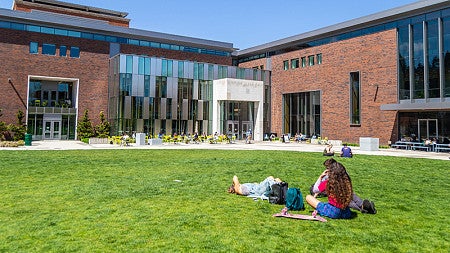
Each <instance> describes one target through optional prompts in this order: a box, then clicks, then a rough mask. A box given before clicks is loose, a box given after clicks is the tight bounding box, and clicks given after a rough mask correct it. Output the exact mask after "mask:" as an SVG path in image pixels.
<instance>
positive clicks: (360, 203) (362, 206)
mask: <svg viewBox="0 0 450 253" xmlns="http://www.w3.org/2000/svg"><path fill="white" fill-rule="evenodd" d="M332 163H337V161H336V160H334V159H333V158H330V159H327V160H325V162H324V163H323V165H324V166H325V167H326V169H325V170H324V171H323V172H322V174H320V176H319V178H318V179H317V181H316V182H315V183H314V184H313V185H312V186H311V188H310V189H309V192H310V193H311V195H313V196H314V197H316V198H317V197H318V198H320V197H327V192H326V191H320V190H319V185H320V183H322V181H325V180H328V167H329V166H330V165H331V164H332ZM348 207H350V208H351V209H353V210H356V211H360V212H361V213H368V214H376V213H377V209H375V203H373V201H370V200H368V199H364V200H363V199H362V198H361V197H360V196H358V195H357V194H356V193H354V192H353V198H352V201H351V202H350V203H349V204H348Z"/></svg>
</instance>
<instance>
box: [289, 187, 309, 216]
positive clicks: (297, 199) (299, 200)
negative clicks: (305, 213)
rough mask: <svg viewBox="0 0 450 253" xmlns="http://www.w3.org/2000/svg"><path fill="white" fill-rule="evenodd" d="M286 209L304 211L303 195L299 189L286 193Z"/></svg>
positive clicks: (292, 189)
mask: <svg viewBox="0 0 450 253" xmlns="http://www.w3.org/2000/svg"><path fill="white" fill-rule="evenodd" d="M286 207H287V209H288V210H296V211H298V210H304V209H305V204H304V203H303V195H302V192H301V191H300V189H299V188H289V189H288V190H287V193H286Z"/></svg>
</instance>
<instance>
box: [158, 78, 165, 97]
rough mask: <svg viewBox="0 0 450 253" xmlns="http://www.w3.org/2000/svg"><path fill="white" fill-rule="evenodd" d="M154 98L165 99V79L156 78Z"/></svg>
mask: <svg viewBox="0 0 450 253" xmlns="http://www.w3.org/2000/svg"><path fill="white" fill-rule="evenodd" d="M155 88H156V96H157V97H160V98H165V97H167V77H165V76H157V77H156V85H155Z"/></svg>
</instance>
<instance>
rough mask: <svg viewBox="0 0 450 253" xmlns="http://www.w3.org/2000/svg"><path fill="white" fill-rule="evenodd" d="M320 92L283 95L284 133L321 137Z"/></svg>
mask: <svg viewBox="0 0 450 253" xmlns="http://www.w3.org/2000/svg"><path fill="white" fill-rule="evenodd" d="M320 104H321V103H320V91H312V92H300V93H290V94H284V95H283V133H281V134H291V135H295V134H296V133H302V134H305V135H307V136H313V135H316V136H320V130H321V125H320V110H321V108H320Z"/></svg>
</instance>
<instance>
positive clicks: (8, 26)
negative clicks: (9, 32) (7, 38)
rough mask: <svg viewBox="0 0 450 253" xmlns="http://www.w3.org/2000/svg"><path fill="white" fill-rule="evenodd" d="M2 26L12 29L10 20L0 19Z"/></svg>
mask: <svg viewBox="0 0 450 253" xmlns="http://www.w3.org/2000/svg"><path fill="white" fill-rule="evenodd" d="M0 27H1V28H7V29H10V28H11V23H10V22H6V21H0Z"/></svg>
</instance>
